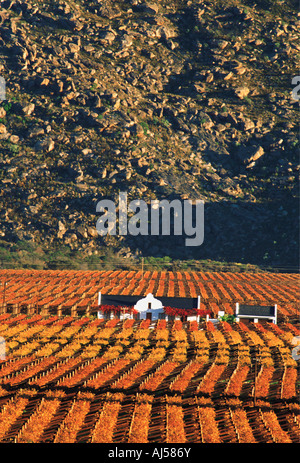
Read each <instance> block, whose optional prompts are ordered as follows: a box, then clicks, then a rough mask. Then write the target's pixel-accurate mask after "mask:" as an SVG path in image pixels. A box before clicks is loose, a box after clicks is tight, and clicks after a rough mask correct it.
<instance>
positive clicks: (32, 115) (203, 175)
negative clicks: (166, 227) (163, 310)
mask: <svg viewBox="0 0 300 463" xmlns="http://www.w3.org/2000/svg"><path fill="white" fill-rule="evenodd" d="M0 5H1V10H0V76H1V77H3V78H4V79H5V82H6V99H5V100H3V101H0V182H1V192H0V209H1V215H0V218H1V228H0V235H1V236H0V240H1V241H0V260H1V259H2V262H3V265H5V262H7V261H8V260H9V259H10V262H11V263H12V264H13V263H14V262H19V263H20V262H21V263H22V262H23V263H24V265H25V264H26V265H37V266H45V267H47V266H49V265H50V264H51V265H52V266H54V265H55V261H59V260H60V261H61V262H62V263H63V262H70V261H71V260H73V262H75V260H76V261H78V262H81V263H82V262H86V265H88V263H90V264H91V263H92V262H97V261H98V262H99V259H101V257H103V256H107V255H110V256H112V255H117V256H120V257H124V256H125V257H131V256H136V255H138V256H154V257H163V256H168V257H170V258H171V259H184V260H189V259H200V260H201V259H202V260H203V259H212V260H215V261H222V262H237V263H251V264H255V265H259V266H261V267H266V266H273V267H280V268H290V269H291V268H292V267H295V266H297V265H298V257H299V253H298V243H299V239H298V238H299V229H298V216H299V213H298V204H299V203H298V175H299V139H298V129H299V125H298V124H299V122H298V119H297V118H298V110H299V101H297V100H295V99H293V96H292V90H293V85H292V82H291V81H292V78H293V77H294V76H296V75H297V74H299V71H298V67H297V65H298V64H299V49H300V47H299V29H298V19H299V15H300V14H299V13H298V2H296V1H293V0H285V1H281V0H256V1H252V0H228V1H226V2H224V1H220V0H207V1H206V0H203V1H201V0H193V1H186V0H184V1H183V0H154V1H153V2H152V1H149V2H148V1H147V0H145V1H144V0H101V1H100V0H70V1H69V0H66V1H62V0H51V1H50V0H49V1H37V0H26V1H25V0H8V1H6V0H5V1H3V0H2V1H0ZM120 191H126V192H127V193H128V200H131V199H139V198H140V199H143V200H145V201H150V199H159V200H161V199H168V200H172V199H175V198H178V199H182V200H183V199H203V200H204V201H205V237H204V243H203V244H202V245H201V246H199V247H197V248H195V247H186V246H184V240H183V238H181V237H175V236H172V237H162V236H159V237H151V236H130V235H128V236H127V237H125V236H123V237H122V236H121V237H120V236H115V237H105V238H102V237H99V236H98V234H97V231H96V228H95V225H96V221H97V218H98V217H99V214H97V213H96V203H97V202H98V201H99V200H100V199H104V198H105V199H107V198H109V199H113V200H116V201H117V200H118V195H119V192H120ZM64 259H66V260H64ZM68 259H69V260H68Z"/></svg>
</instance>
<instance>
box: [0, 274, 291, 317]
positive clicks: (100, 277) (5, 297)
mask: <svg viewBox="0 0 300 463" xmlns="http://www.w3.org/2000/svg"><path fill="white" fill-rule="evenodd" d="M99 291H101V292H102V293H103V294H114V295H131V296H146V295H147V294H148V293H152V294H153V295H154V296H155V297H157V298H159V297H162V296H167V297H185V298H196V297H197V296H200V297H201V309H203V310H208V311H210V312H211V313H212V314H213V315H214V316H217V314H218V311H219V310H222V311H224V312H225V313H226V314H233V313H234V310H235V304H236V303H237V302H239V303H250V304H261V305H268V304H271V305H272V304H277V306H278V321H280V322H285V321H292V322H294V321H295V322H297V321H298V320H299V300H300V288H299V277H298V275H297V274H279V273H230V272H226V273H225V272H224V273H217V272H211V273H207V272H183V271H181V272H167V271H145V272H143V273H142V272H141V271H133V270H132V271H128V270H114V271H113V270H112V271H104V270H103V271H75V270H61V271H59V270H52V271H51V270H47V271H40V270H24V269H22V270H4V269H2V270H0V313H3V312H11V313H14V314H17V313H27V314H30V315H32V314H35V313H41V314H43V315H54V314H57V315H73V316H77V315H83V314H84V315H90V314H93V313H95V312H96V310H97V303H98V292H99Z"/></svg>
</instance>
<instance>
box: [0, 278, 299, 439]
mask: <svg viewBox="0 0 300 463" xmlns="http://www.w3.org/2000/svg"><path fill="white" fill-rule="evenodd" d="M20 280H21V275H20ZM25 290H26V288H25V283H24V287H23V291H24V292H25ZM299 334H300V332H299V325H297V324H295V323H292V322H291V321H287V320H286V321H283V322H281V323H280V324H278V325H275V324H273V323H269V322H262V323H252V322H245V323H242V322H239V323H236V322H233V323H231V324H229V323H228V322H226V321H219V322H218V324H215V323H212V322H211V321H205V320H203V321H201V322H200V323H199V324H198V323H197V322H194V321H192V322H184V321H181V320H175V321H172V322H166V321H165V320H158V321H155V322H154V321H150V320H140V321H137V320H134V319H127V320H122V321H121V320H120V319H117V318H115V319H112V320H108V321H107V320H101V319H97V318H94V319H93V318H92V317H89V316H82V317H78V316H77V317H74V316H70V315H64V316H59V315H57V314H56V315H48V316H43V315H42V314H40V313H36V314H33V315H28V314H27V313H26V314H25V313H19V314H13V313H3V314H2V315H0V336H2V337H3V338H4V339H5V343H6V354H7V355H6V358H5V359H2V360H0V442H2V443H9V442H14V443H29V442H34V443H42V442H43V443H46V442H49V443H79V442H82V443H298V442H299V436H300V413H299V412H300V405H299V386H300V384H299V368H297V363H296V361H295V360H294V359H293V357H292V355H291V350H292V348H293V338H294V337H295V336H298V335H299Z"/></svg>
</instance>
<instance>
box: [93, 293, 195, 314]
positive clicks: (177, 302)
mask: <svg viewBox="0 0 300 463" xmlns="http://www.w3.org/2000/svg"><path fill="white" fill-rule="evenodd" d="M143 298H144V297H141V296H122V295H121V296H120V295H112V294H101V305H113V306H115V307H119V306H131V305H135V304H136V303H137V301H139V300H140V299H143ZM156 299H158V300H159V301H161V303H162V306H163V307H173V308H176V309H187V310H188V309H196V308H197V306H198V300H197V298H195V297H156Z"/></svg>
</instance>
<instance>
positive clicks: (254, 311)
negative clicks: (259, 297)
mask: <svg viewBox="0 0 300 463" xmlns="http://www.w3.org/2000/svg"><path fill="white" fill-rule="evenodd" d="M238 315H249V316H258V317H259V316H261V317H263V316H265V317H275V306H274V305H245V304H240V307H239V313H238Z"/></svg>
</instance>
